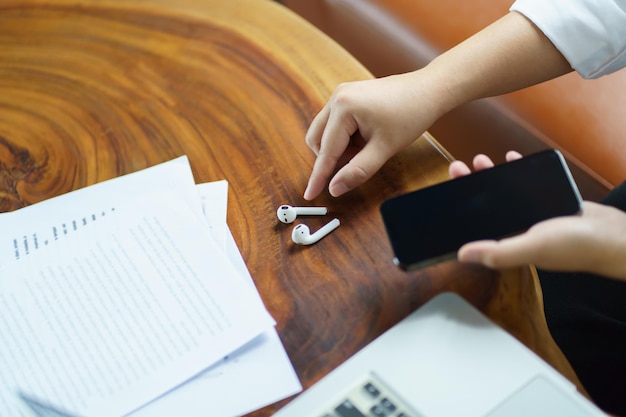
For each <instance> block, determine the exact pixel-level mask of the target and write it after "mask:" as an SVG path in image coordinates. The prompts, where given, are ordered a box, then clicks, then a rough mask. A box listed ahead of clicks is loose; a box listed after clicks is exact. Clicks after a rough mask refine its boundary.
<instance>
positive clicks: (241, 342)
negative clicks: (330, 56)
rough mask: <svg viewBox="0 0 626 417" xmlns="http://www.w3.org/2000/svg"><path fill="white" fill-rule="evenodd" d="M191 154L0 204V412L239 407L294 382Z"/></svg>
mask: <svg viewBox="0 0 626 417" xmlns="http://www.w3.org/2000/svg"><path fill="white" fill-rule="evenodd" d="M226 199H227V183H226V182H225V181H221V182H217V183H210V184H203V185H198V186H196V185H195V184H194V181H193V175H192V173H191V169H190V166H189V162H188V160H187V158H186V157H181V158H178V159H175V160H173V161H170V162H168V163H164V164H161V165H157V166H155V167H152V168H149V169H146V170H143V171H140V172H137V173H134V174H130V175H126V176H123V177H120V178H116V179H113V180H110V181H106V182H103V183H100V184H96V185H93V186H91V187H87V188H84V189H81V190H77V191H74V192H72V193H68V194H65V195H62V196H59V197H56V198H53V199H50V200H47V201H44V202H42V203H38V204H35V205H32V206H29V207H26V208H23V209H20V210H17V211H14V212H9V213H3V214H0V230H2V237H1V238H0V369H2V372H1V373H0V416H24V417H26V416H32V415H34V414H33V411H32V408H31V407H29V406H28V403H27V402H26V401H24V399H25V398H30V399H35V400H36V401H38V402H39V403H41V404H45V405H49V406H50V407H51V408H54V409H56V410H62V411H63V412H65V413H67V414H68V415H76V416H83V417H92V416H93V417H96V416H107V417H109V416H123V415H132V416H141V417H150V416H171V415H184V416H189V417H193V416H214V417H221V416H224V417H228V416H238V415H242V414H246V413H248V412H250V411H252V410H255V409H257V408H260V407H262V406H264V405H267V404H269V403H272V402H274V401H277V400H279V399H282V398H284V397H286V396H289V395H292V394H294V393H296V392H298V391H299V390H300V389H301V386H300V383H299V382H298V379H297V377H296V375H295V373H294V371H293V368H292V366H291V364H290V362H289V359H288V358H287V355H286V354H285V351H284V349H283V347H282V345H281V343H280V340H279V338H278V336H277V333H276V331H275V329H274V321H273V319H272V318H271V317H270V315H269V314H268V313H267V312H266V310H265V308H264V306H263V303H262V302H261V299H260V297H259V296H258V293H257V292H256V290H255V288H254V285H253V284H252V280H251V278H250V276H249V274H248V271H247V269H246V267H245V264H244V263H243V260H242V258H241V255H240V254H239V251H238V250H237V247H236V245H235V243H234V240H233V239H232V236H231V235H230V231H229V230H228V227H227V226H226Z"/></svg>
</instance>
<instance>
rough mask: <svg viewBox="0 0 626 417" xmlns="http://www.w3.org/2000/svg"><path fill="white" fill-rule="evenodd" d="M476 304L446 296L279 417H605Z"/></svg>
mask: <svg viewBox="0 0 626 417" xmlns="http://www.w3.org/2000/svg"><path fill="white" fill-rule="evenodd" d="M604 415H605V414H604V413H602V411H600V410H599V409H598V408H597V407H596V406H594V405H593V404H592V403H591V402H590V401H588V400H587V399H586V398H585V397H583V396H582V395H580V394H579V393H578V391H577V390H576V387H575V386H574V385H573V384H572V383H570V382H569V380H567V379H566V378H564V377H563V376H562V375H561V374H559V373H558V372H557V371H556V370H554V369H553V368H552V367H551V366H550V365H548V364H547V363H546V362H544V361H543V360H542V359H540V358H539V357H538V356H536V355H535V354H534V353H533V352H531V351H530V350H529V349H527V348H526V347H525V346H524V345H522V344H521V343H520V342H518V341H517V340H516V339H515V338H513V337H512V336H511V335H509V334H508V333H506V332H505V331H504V330H502V329H501V328H500V327H498V326H496V325H495V324H494V323H492V322H491V321H489V320H488V319H487V318H486V317H485V316H483V315H482V314H481V313H480V312H479V311H478V310H476V309H475V308H474V307H473V306H471V305H470V304H468V303H467V302H466V301H465V300H463V299H462V298H460V297H459V296H457V295H455V294H452V293H445V294H441V295H439V296H437V297H435V298H433V299H432V300H431V301H429V302H428V303H426V304H425V305H424V306H422V307H421V308H420V309H418V310H417V311H415V312H414V313H413V314H411V315H410V316H408V317H407V318H406V319H404V320H403V321H401V322H400V323H398V324H397V325H395V326H394V327H392V328H391V329H390V330H388V331H387V332H386V333H384V334H383V335H381V336H380V337H379V338H377V339H376V340H374V341H373V342H372V343H370V344H369V345H368V346H366V347H365V348H363V349H362V350H361V351H359V352H358V353H356V354H355V355H354V356H352V357H351V358H350V359H348V360H347V361H346V362H344V363H343V364H342V365H341V366H339V367H338V368H337V369H335V370H334V371H332V372H331V373H330V374H328V375H327V376H326V377H324V378H323V379H321V380H320V381H318V382H317V383H316V384H315V385H313V386H312V387H311V388H309V389H308V390H306V391H305V392H303V393H302V394H300V395H299V396H298V397H296V398H295V399H294V400H292V401H291V402H290V403H288V404H287V405H286V406H285V407H283V408H282V409H281V410H279V411H278V412H277V413H276V414H275V415H274V417H363V416H365V417H453V416H454V417H456V416H462V417H478V416H488V417H522V416H524V417H529V416H532V417H558V416H568V417H583V416H585V417H589V416H604Z"/></svg>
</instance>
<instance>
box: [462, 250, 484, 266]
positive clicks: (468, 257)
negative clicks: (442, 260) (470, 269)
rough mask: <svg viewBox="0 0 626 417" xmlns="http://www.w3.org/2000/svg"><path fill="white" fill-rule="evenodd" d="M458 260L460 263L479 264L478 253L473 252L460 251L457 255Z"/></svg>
mask: <svg viewBox="0 0 626 417" xmlns="http://www.w3.org/2000/svg"><path fill="white" fill-rule="evenodd" d="M458 259H459V261H461V262H467V263H476V264H478V263H481V259H480V256H479V253H478V252H477V251H473V250H460V251H459V254H458Z"/></svg>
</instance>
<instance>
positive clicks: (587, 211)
mask: <svg viewBox="0 0 626 417" xmlns="http://www.w3.org/2000/svg"><path fill="white" fill-rule="evenodd" d="M520 157H521V155H519V154H518V153H516V152H509V153H508V154H507V161H511V160H513V159H517V158H520ZM473 165H474V169H477V170H480V169H488V168H490V167H492V166H493V163H492V162H491V160H490V159H489V158H487V157H486V156H484V155H478V156H476V157H475V158H474V161H473ZM470 172H471V170H470V168H469V167H468V166H467V165H465V164H463V163H462V162H459V161H455V162H453V163H452V164H451V165H450V175H451V176H452V177H453V178H456V177H459V176H462V175H467V174H469V173H470ZM458 259H459V260H460V261H462V262H476V263H480V264H483V265H485V266H488V267H490V268H498V269H499V268H508V267H514V266H521V265H526V264H534V265H535V266H537V267H539V268H543V269H549V270H558V271H579V272H591V273H595V274H599V275H603V276H607V277H612V278H616V279H621V280H626V214H625V213H624V212H622V211H620V210H618V209H616V208H613V207H609V206H605V205H602V204H597V203H593V202H588V201H585V202H583V209H582V213H581V214H580V215H577V216H564V217H557V218H554V219H549V220H545V221H542V222H539V223H537V224H536V225H534V226H532V227H531V228H530V229H529V230H528V231H526V232H525V233H522V234H520V235H517V236H513V237H510V238H505V239H502V240H499V241H496V240H483V241H476V242H471V243H468V244H466V245H464V246H463V247H461V249H460V250H459V252H458Z"/></svg>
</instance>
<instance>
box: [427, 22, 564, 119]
mask: <svg viewBox="0 0 626 417" xmlns="http://www.w3.org/2000/svg"><path fill="white" fill-rule="evenodd" d="M571 71H572V68H571V67H570V65H569V63H568V62H567V60H566V59H565V58H564V57H563V55H561V53H560V52H559V51H558V49H556V47H555V46H554V45H553V44H552V42H550V40H549V39H548V38H547V37H546V36H545V35H544V34H543V33H542V32H541V31H540V30H539V29H538V28H537V27H536V26H535V25H534V24H533V23H532V22H530V21H529V20H528V19H527V18H526V17H524V16H523V15H521V14H519V13H517V12H511V13H508V14H507V15H505V16H504V17H502V18H501V19H499V20H498V21H496V22H494V23H493V24H491V25H490V26H488V27H487V28H485V29H484V30H482V31H480V32H478V33H477V34H475V35H474V36H472V37H470V38H469V39H467V40H466V41H464V42H462V43H461V44H459V45H457V46H456V47H454V48H452V49H450V50H449V51H447V52H446V53H444V54H442V55H440V56H439V57H437V58H436V59H434V60H433V61H432V62H431V63H430V64H429V65H427V66H426V67H425V68H424V69H422V70H419V71H417V72H416V74H417V73H420V74H419V76H420V77H422V78H423V77H426V78H427V79H428V80H429V85H430V86H431V88H433V89H434V90H435V91H433V94H432V96H434V97H437V99H436V101H435V103H434V104H435V105H436V106H437V109H438V113H439V114H440V115H443V114H445V113H446V112H448V111H450V110H452V109H454V108H455V107H457V106H459V105H461V104H463V103H466V102H469V101H472V100H475V99H479V98H484V97H490V96H495V95H500V94H504V93H508V92H511V91H515V90H519V89H521V88H525V87H529V86H531V85H534V84H537V83H540V82H543V81H547V80H550V79H552V78H555V77H558V76H560V75H563V74H566V73H568V72H571Z"/></svg>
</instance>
